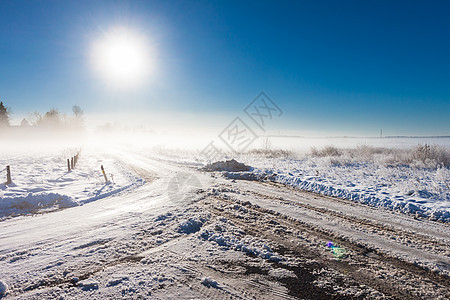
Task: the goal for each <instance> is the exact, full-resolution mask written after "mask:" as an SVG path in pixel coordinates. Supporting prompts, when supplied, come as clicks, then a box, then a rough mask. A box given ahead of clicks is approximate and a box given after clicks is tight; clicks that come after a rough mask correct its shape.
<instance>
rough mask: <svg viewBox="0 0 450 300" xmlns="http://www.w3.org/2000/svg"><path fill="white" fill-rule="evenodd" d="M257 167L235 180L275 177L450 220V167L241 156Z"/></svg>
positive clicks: (233, 175) (235, 174) (309, 188)
mask: <svg viewBox="0 0 450 300" xmlns="http://www.w3.org/2000/svg"><path fill="white" fill-rule="evenodd" d="M241 159H242V160H244V161H245V162H246V163H249V164H251V165H253V166H255V169H254V170H253V171H252V172H228V173H223V174H224V176H226V177H228V178H232V179H244V180H271V181H275V182H279V183H283V184H286V185H290V186H293V187H296V188H299V189H302V190H306V191H310V192H315V193H319V194H322V195H327V196H333V197H339V198H342V199H347V200H351V201H355V202H359V203H363V204H367V205H370V206H375V207H383V208H387V209H391V210H398V211H401V212H404V213H407V214H414V215H416V216H418V217H424V218H429V219H431V220H436V221H441V222H446V223H447V222H450V186H449V182H450V168H448V167H439V168H437V169H430V168H420V167H417V166H408V165H388V166H386V165H384V164H381V163H379V162H377V161H350V162H348V163H345V164H344V163H333V158H332V157H305V158H302V159H295V158H273V159H268V158H261V157H255V156H247V157H241Z"/></svg>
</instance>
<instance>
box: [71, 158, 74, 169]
mask: <svg viewBox="0 0 450 300" xmlns="http://www.w3.org/2000/svg"><path fill="white" fill-rule="evenodd" d="M70 167H71V168H72V170H73V168H74V165H73V157H71V158H70Z"/></svg>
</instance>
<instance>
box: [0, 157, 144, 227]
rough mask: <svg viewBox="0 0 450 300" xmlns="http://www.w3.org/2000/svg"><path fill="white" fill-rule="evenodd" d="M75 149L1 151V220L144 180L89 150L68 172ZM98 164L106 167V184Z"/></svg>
mask: <svg viewBox="0 0 450 300" xmlns="http://www.w3.org/2000/svg"><path fill="white" fill-rule="evenodd" d="M77 151H78V150H77V149H75V148H72V149H54V148H53V149H46V151H39V152H37V151H36V152H35V151H30V150H27V151H26V152H25V151H24V152H20V151H19V152H13V153H11V152H8V153H2V154H1V157H0V168H1V170H2V172H0V176H1V178H2V180H1V182H2V183H0V220H3V219H5V218H8V217H13V216H18V215H23V214H32V213H42V212H48V211H54V210H58V209H62V208H68V207H73V206H77V205H83V204H84V203H87V202H91V201H95V200H98V199H102V198H105V197H108V196H111V195H114V194H117V193H119V192H122V191H124V190H128V189H131V188H136V187H138V186H140V185H142V184H143V183H145V181H144V180H143V179H142V178H140V177H138V176H137V175H136V174H134V173H133V172H132V171H130V170H128V169H127V168H126V166H124V165H122V164H121V163H119V162H118V161H117V160H115V159H113V158H111V157H109V156H107V155H104V154H102V153H101V152H94V151H92V150H90V149H83V151H82V152H81V154H80V157H79V161H78V164H77V165H76V167H75V169H73V170H72V171H70V172H68V169H67V158H68V157H71V156H74V155H75V154H76V153H77ZM7 165H9V166H10V168H11V177H12V181H13V182H12V184H9V185H7V184H6V183H5V182H4V181H3V178H4V179H5V181H6V171H5V169H4V168H5V167H6V166H7ZM100 165H103V166H104V167H105V170H106V174H107V178H108V182H107V183H105V180H104V177H103V174H102V173H101V170H100Z"/></svg>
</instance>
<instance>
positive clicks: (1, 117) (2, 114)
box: [0, 102, 9, 127]
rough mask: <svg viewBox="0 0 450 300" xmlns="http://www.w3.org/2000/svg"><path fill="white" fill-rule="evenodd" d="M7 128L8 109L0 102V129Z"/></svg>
mask: <svg viewBox="0 0 450 300" xmlns="http://www.w3.org/2000/svg"><path fill="white" fill-rule="evenodd" d="M8 126H9V109H8V108H6V106H5V105H4V104H3V102H0V127H8Z"/></svg>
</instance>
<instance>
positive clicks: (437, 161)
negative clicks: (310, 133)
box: [0, 138, 450, 299]
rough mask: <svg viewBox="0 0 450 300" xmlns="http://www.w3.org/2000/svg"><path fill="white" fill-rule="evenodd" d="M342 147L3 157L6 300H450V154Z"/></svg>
mask: <svg viewBox="0 0 450 300" xmlns="http://www.w3.org/2000/svg"><path fill="white" fill-rule="evenodd" d="M330 141H331V142H330ZM332 142H333V140H329V139H328V140H327V141H313V143H312V144H315V145H316V147H314V148H311V141H310V143H308V145H307V146H302V147H297V148H296V147H294V146H292V145H294V144H295V143H294V142H292V144H291V145H289V143H285V144H284V145H283V147H280V148H277V147H276V145H278V144H279V143H278V142H277V140H276V139H275V138H274V139H271V143H268V142H267V141H263V145H264V147H255V148H253V149H250V150H249V151H247V152H245V153H238V154H236V153H229V152H224V155H223V157H221V158H220V160H222V161H223V162H222V163H219V164H217V163H214V162H209V161H207V160H206V159H205V158H204V157H202V155H201V154H200V151H198V150H196V149H192V148H189V149H188V148H170V147H167V146H164V145H145V146H144V145H140V146H135V145H129V144H127V143H120V144H119V143H115V144H111V143H110V144H106V143H86V144H82V145H80V144H78V145H72V146H68V147H58V146H55V145H53V146H48V145H47V146H45V147H44V146H42V147H36V148H34V149H32V150H30V149H23V148H18V149H17V150H15V151H11V149H10V148H9V149H2V155H1V157H0V165H1V166H2V167H1V168H2V169H3V167H5V166H6V165H8V166H10V168H11V176H12V183H11V184H0V228H1V229H0V232H1V234H0V282H1V284H0V286H1V287H2V289H3V296H4V297H6V299H9V298H21V299H37V298H54V297H60V296H61V297H63V298H67V299H72V298H73V299H75V298H93V299H95V298H111V297H115V296H117V295H122V296H123V297H126V298H148V297H151V298H156V299H158V298H183V297H188V298H192V297H193V298H212V297H218V298H226V297H228V298H229V297H231V298H246V299H247V298H267V299H288V298H294V299H295V298H314V299H325V298H326V299H329V298H345V299H346V298H354V297H359V298H376V299H387V298H418V297H421V298H425V299H446V298H448V297H449V296H450V295H449V293H448V287H449V283H450V280H449V275H450V259H449V256H450V252H449V248H448V244H449V242H450V229H449V227H448V222H449V221H450V189H449V183H450V168H449V167H450V166H449V140H448V139H438V142H437V143H436V142H435V143H432V142H433V140H432V141H423V140H409V141H408V143H407V144H405V143H404V140H402V139H397V140H395V139H390V140H389V142H390V144H387V143H386V142H385V143H384V144H383V145H381V143H382V141H376V143H373V144H370V143H367V142H365V143H361V141H359V140H358V141H351V142H350V143H346V144H344V143H342V141H340V140H339V141H337V140H334V143H332ZM430 142H431V143H430ZM77 153H79V161H78V163H77V165H76V166H75V168H74V169H73V170H71V171H70V172H69V171H68V168H67V159H68V158H69V159H70V158H71V157H72V156H74V155H75V154H77ZM231 159H235V160H236V161H230V160H231ZM226 161H228V162H226ZM100 166H104V169H105V170H106V172H105V175H106V176H107V181H105V178H104V175H103V174H102V171H101V169H100ZM237 167H239V168H237ZM238 169H239V170H238ZM1 176H2V177H4V176H5V170H2V173H1ZM394 279H395V280H394ZM311 295H313V296H311Z"/></svg>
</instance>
